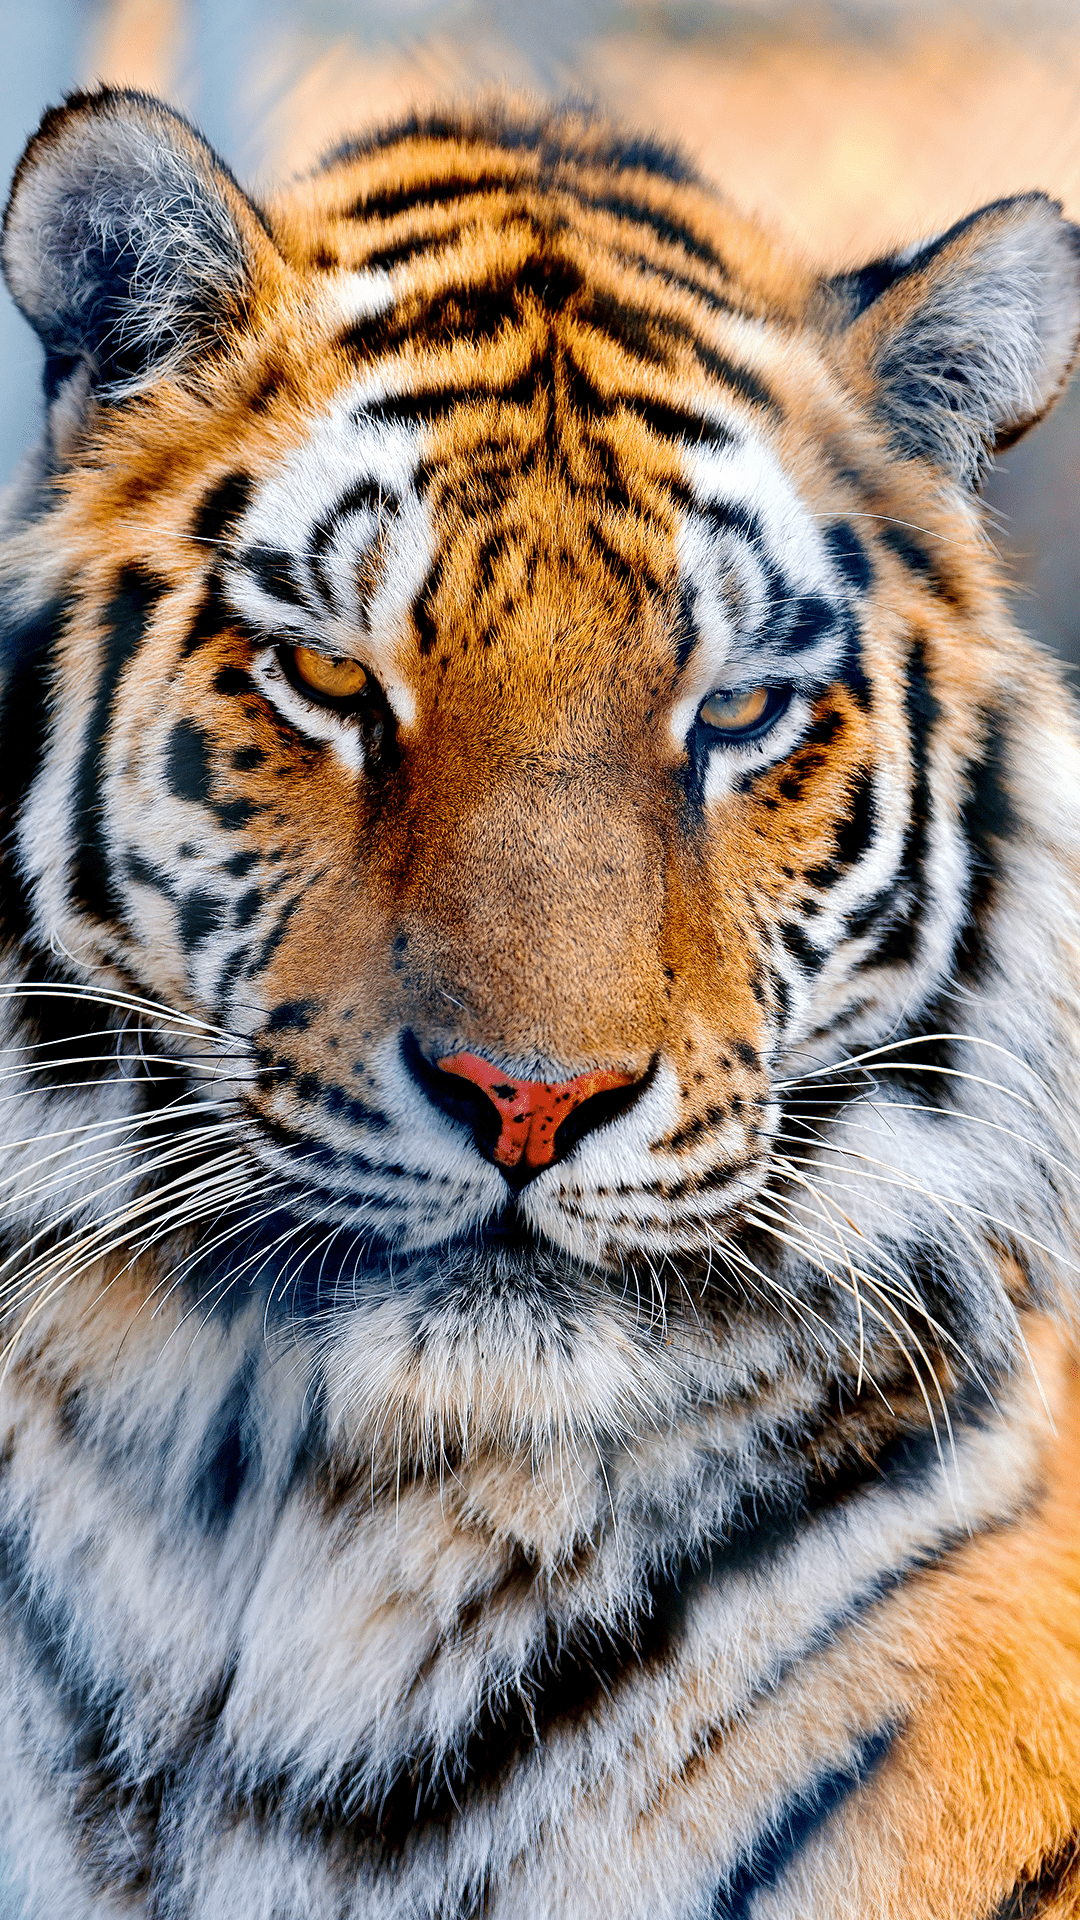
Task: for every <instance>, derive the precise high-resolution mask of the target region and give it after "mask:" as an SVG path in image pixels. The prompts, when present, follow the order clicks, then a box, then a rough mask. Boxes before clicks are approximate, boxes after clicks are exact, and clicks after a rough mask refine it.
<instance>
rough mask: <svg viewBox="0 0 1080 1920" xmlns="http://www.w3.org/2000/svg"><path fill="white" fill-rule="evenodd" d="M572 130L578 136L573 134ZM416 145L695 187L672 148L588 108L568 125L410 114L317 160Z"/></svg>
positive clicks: (489, 115)
mask: <svg viewBox="0 0 1080 1920" xmlns="http://www.w3.org/2000/svg"><path fill="white" fill-rule="evenodd" d="M575 126H576V127H577V128H579V129H580V131H579V132H575ZM417 141H425V142H429V143H431V144H433V145H434V144H435V143H440V144H443V145H454V146H457V145H458V144H459V143H460V142H461V141H466V142H469V143H472V144H475V145H484V146H489V147H496V148H497V149H499V150H500V151H501V152H503V153H515V152H519V151H524V152H526V153H527V154H528V156H529V159H530V162H531V161H533V160H535V161H536V162H538V163H539V166H540V168H541V170H542V172H545V171H547V172H549V171H550V170H551V169H553V168H555V167H561V166H564V165H566V164H568V163H570V164H573V163H575V162H576V163H577V164H578V165H580V166H584V167H588V168H589V169H590V171H592V170H594V169H595V170H596V171H598V172H613V173H637V172H642V173H652V174H655V175H657V177H658V178H660V179H663V180H671V181H674V182H675V183H677V184H686V185H694V186H696V185H697V184H698V183H699V176H698V174H697V172H696V170H695V169H694V168H693V167H692V166H690V164H689V163H688V162H687V161H686V160H684V159H683V157H682V155H681V154H680V153H679V152H678V150H677V148H675V147H673V146H669V145H668V144H667V143H666V142H662V141H659V140H651V139H648V138H647V137H645V136H643V135H623V136H620V135H618V134H611V133H610V132H608V131H607V130H605V129H604V123H603V120H602V119H601V118H600V116H599V115H597V114H595V113H592V112H590V111H588V110H587V109H586V110H582V111H580V112H577V111H575V112H573V114H572V116H571V117H570V119H569V123H567V122H564V123H563V124H562V125H560V122H559V119H558V117H544V118H540V119H535V120H524V119H522V120H516V119H514V118H512V117H511V115H510V114H509V113H504V112H501V111H500V109H499V108H498V107H493V108H491V109H490V110H488V111H487V112H484V113H482V114H477V115H475V116H471V115H470V116H467V115H462V116H460V117H458V116H456V115H453V114H446V113H432V114H423V115H421V114H410V115H408V116H407V117H406V118H405V119H403V120H399V121H397V122H395V123H394V125H392V126H389V127H384V128H382V129H380V130H377V131H375V132H374V133H371V134H367V135H364V136H363V137H362V138H359V139H355V140H347V141H345V142H344V143H343V144H342V145H341V146H338V147H335V148H333V150H332V151H331V152H330V153H328V154H327V156H326V158H325V160H324V161H323V162H322V170H323V171H324V172H325V171H329V169H330V168H332V167H338V166H347V165H348V164H349V163H350V162H351V161H354V160H362V159H365V158H367V157H368V156H370V155H371V154H375V153H385V152H386V151H387V150H388V149H389V148H392V147H399V146H400V147H405V146H410V145H412V144H413V143H415V142H417ZM534 178H535V176H534V175H533V174H532V172H531V171H530V172H529V173H528V174H526V175H524V176H523V177H522V178H521V179H520V181H519V182H518V184H520V185H526V186H527V185H532V184H534Z"/></svg>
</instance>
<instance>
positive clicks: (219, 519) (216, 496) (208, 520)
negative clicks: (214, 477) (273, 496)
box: [191, 473, 254, 547]
mask: <svg viewBox="0 0 1080 1920" xmlns="http://www.w3.org/2000/svg"><path fill="white" fill-rule="evenodd" d="M253 488H254V482H253V480H252V478H251V475H250V474H248V473H227V474H226V475H225V476H224V478H223V479H221V480H218V481H216V482H215V484H214V485H213V487H211V489H210V491H209V493H207V494H205V495H204V497H203V499H202V500H201V501H200V502H199V506H198V509H197V511H196V514H195V519H194V522H193V524H192V529H191V533H192V538H193V539H195V540H198V541H200V542H202V543H204V544H208V545H210V546H215V547H216V546H219V545H220V543H221V541H222V540H224V538H225V536H226V534H228V533H231V531H232V529H233V527H234V526H235V525H236V523H237V521H238V520H239V519H241V518H242V516H243V515H244V513H245V512H246V511H247V507H248V503H249V501H250V499H251V495H252V491H253Z"/></svg>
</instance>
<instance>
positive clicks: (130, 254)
mask: <svg viewBox="0 0 1080 1920" xmlns="http://www.w3.org/2000/svg"><path fill="white" fill-rule="evenodd" d="M2 259H3V268H4V274H5V277H6V279H7V283H8V286H9V287H10V289H11V292H12V294H13V296H14V298H15V300H16V302H17V304H18V306H19V307H20V308H21V309H22V311H23V313H24V314H25V315H26V318H27V319H28V320H29V321H30V323H31V325H32V326H33V327H34V328H36V330H37V332H38V333H39V334H40V336H41V339H42V342H43V344H44V346H45V353H46V375H45V379H46V390H47V392H48V393H49V395H50V397H51V396H52V395H53V394H54V393H55V392H56V391H57V389H58V387H59V386H60V385H61V383H62V382H63V381H64V380H65V379H66V378H67V377H68V376H69V375H70V374H71V373H72V372H74V371H75V370H76V369H79V368H85V369H86V370H87V372H88V374H89V382H90V386H91V389H92V391H93V392H94V394H95V395H96V397H97V398H99V399H102V400H116V399H120V398H123V397H124V396H126V395H127V394H129V393H133V392H136V391H137V390H138V389H139V388H140V387H141V386H143V385H145V384H146V383H147V382H148V381H149V380H151V379H153V378H155V377H157V376H158V375H160V374H162V373H166V372H176V373H180V372H182V370H183V368H184V366H185V364H186V363H187V362H188V361H190V360H191V359H192V358H193V357H195V356H197V355H198V354H199V353H200V352H203V351H205V350H206V349H208V348H210V347H212V346H213V345H214V344H215V343H218V342H220V340H221V339H222V337H223V335H224V336H226V337H227V335H228V332H229V330H230V327H231V325H232V324H233V323H234V322H235V321H236V320H237V319H238V318H239V317H240V316H241V314H242V313H243V310H244V308H245V305H246V304H247V302H248V300H249V299H250V296H251V293H252V291H253V288H254V286H255V284H256V282H257V281H258V280H259V279H260V278H261V277H263V276H264V275H265V273H266V271H267V269H268V268H269V269H270V270H271V271H273V268H274V265H275V263H276V266H277V269H278V270H280V268H281V265H282V262H281V260H280V256H279V255H278V254H277V251H276V249H275V247H274V245H273V242H272V240H271V239H270V236H269V233H268V231H267V229H266V227H265V225H264V224H263V221H262V218H261V216H260V214H259V212H258V210H257V209H256V207H255V206H254V205H253V204H252V202H251V201H250V200H249V199H248V198H247V196H246V195H245V194H244V193H242V192H241V190H240V188H239V187H238V186H237V184H236V182H235V180H234V179H233V177H232V175H231V174H230V173H229V171H228V169H227V168H226V167H225V166H224V165H223V163H222V162H221V161H220V160H219V159H218V158H217V156H216V154H215V153H214V152H213V151H212V149H211V148H210V147H208V146H207V144H206V142H205V141H204V140H203V139H202V138H201V136H200V135H199V134H198V133H196V131H195V129H194V128H193V127H191V126H189V124H188V122H187V121H186V120H183V119H181V117H180V115H179V114H175V113H172V112H171V111H170V109H169V108H168V107H166V106H163V105H162V103H161V102H160V101H159V100H153V99H151V98H150V97H149V96H148V95H147V94H141V93H127V92H121V91H117V90H115V89H113V88H109V87H102V88H100V89H99V90H98V91H96V92H93V93H78V94H73V95H71V96H70V97H69V98H68V100H67V101H66V102H65V104H64V105H63V106H62V107H53V108H52V109H51V110H50V111H49V112H48V113H47V114H46V115H45V117H44V119H43V120H42V122H41V125H40V127H39V128H38V130H37V132H36V133H35V134H34V136H33V138H32V140H31V141H30V143H29V145H28V146H27V148H26V151H25V153H24V154H23V156H22V159H21V160H20V162H19V165H18V168H17V169H16V173H15V178H14V182H13V184H12V189H11V197H10V199H9V201H8V206H7V212H6V214H5V217H4V227H3V242H2Z"/></svg>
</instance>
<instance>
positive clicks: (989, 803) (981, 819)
mask: <svg viewBox="0 0 1080 1920" xmlns="http://www.w3.org/2000/svg"><path fill="white" fill-rule="evenodd" d="M1007 760H1008V739H1007V734H1006V723H1005V720H1004V718H1003V716H1002V715H1000V714H990V715H989V716H988V718H987V721H986V733H985V736H984V740H983V745H982V749H981V751H980V753H979V755H978V757H977V759H975V760H973V761H971V762H970V763H969V765H968V766H967V768H966V774H967V780H968V791H967V796H966V798H965V800H964V804H963V807H962V808H961V811H960V825H961V830H962V832H963V835H964V839H965V842H966V843H967V849H968V858H969V861H970V875H971V878H970V883H969V892H968V911H967V918H966V920H965V923H964V927H963V931H962V932H961V935H960V938H959V940H958V942H957V950H956V956H955V962H954V964H955V968H956V972H957V974H958V975H959V977H960V978H961V979H963V980H964V981H966V982H969V983H973V982H975V981H976V980H977V979H978V978H979V976H980V975H981V974H982V973H984V972H985V970H986V969H987V967H988V966H989V964H990V961H991V941H990V927H989V922H990V917H991V914H992V912H993V907H994V901H995V899H996V896H997V890H998V884H999V881H1000V877H1001V852H1002V844H1003V842H1006V841H1008V840H1010V839H1011V838H1012V837H1013V836H1014V834H1015V832H1016V828H1017V824H1018V823H1017V818H1016V814H1015V811H1014V809H1013V804H1012V800H1011V797H1010V795H1009V790H1008V786H1007V784H1006V775H1007Z"/></svg>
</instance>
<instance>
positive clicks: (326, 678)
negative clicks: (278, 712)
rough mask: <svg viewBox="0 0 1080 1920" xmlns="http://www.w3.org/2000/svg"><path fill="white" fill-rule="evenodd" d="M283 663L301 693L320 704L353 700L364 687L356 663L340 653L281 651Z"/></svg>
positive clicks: (361, 671)
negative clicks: (313, 696) (317, 700)
mask: <svg viewBox="0 0 1080 1920" xmlns="http://www.w3.org/2000/svg"><path fill="white" fill-rule="evenodd" d="M282 657H283V664H284V665H285V667H286V670H287V671H288V672H289V677H290V679H292V680H293V681H294V682H295V684H296V685H297V686H299V688H300V690H301V692H303V693H311V694H314V695H315V696H316V697H317V698H319V699H321V700H324V701H330V702H333V701H338V700H341V701H344V700H355V698H356V696H357V694H359V693H362V692H363V690H364V688H365V686H366V685H367V679H368V676H367V673H366V671H365V669H364V668H363V667H362V666H361V665H360V662H359V660H350V659H349V658H348V657H347V656H346V655H344V654H335V653H320V652H319V651H318V649H317V648H316V647H288V648H285V649H283V656H282Z"/></svg>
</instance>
